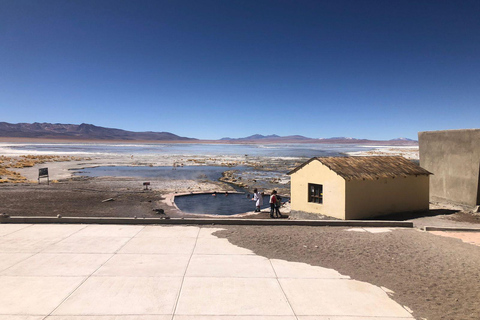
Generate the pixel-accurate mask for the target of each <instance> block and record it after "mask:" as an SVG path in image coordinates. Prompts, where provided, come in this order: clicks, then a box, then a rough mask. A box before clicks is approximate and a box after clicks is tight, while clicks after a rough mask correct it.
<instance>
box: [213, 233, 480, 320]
mask: <svg viewBox="0 0 480 320" xmlns="http://www.w3.org/2000/svg"><path fill="white" fill-rule="evenodd" d="M222 228H225V229H226V230H223V231H217V232H216V233H215V235H216V236H219V237H223V238H227V239H228V240H229V241H230V242H231V243H233V244H235V245H238V246H240V247H243V248H248V249H250V250H252V251H254V252H255V253H256V254H258V255H261V256H264V257H267V258H274V259H283V260H288V261H296V262H303V263H308V264H310V265H314V266H321V267H325V268H332V269H335V270H337V271H339V272H340V273H342V274H344V275H348V276H350V277H352V278H353V279H356V280H359V281H365V282H368V283H371V284H374V285H377V286H383V287H386V288H388V289H390V290H392V291H394V294H393V295H392V296H391V297H392V298H393V299H394V300H395V301H397V302H398V303H400V304H402V305H405V306H407V307H409V308H410V309H412V310H413V315H414V317H415V318H416V319H424V318H425V319H429V320H436V319H451V320H468V319H471V320H474V319H475V320H478V319H480V290H479V286H480V247H479V246H475V245H472V244H468V243H464V242H462V241H461V240H459V239H454V238H449V237H442V236H438V235H434V234H431V233H429V232H423V231H420V230H418V229H396V230H393V231H392V232H387V233H376V234H372V233H369V232H353V231H347V229H348V228H339V227H300V226H288V227H287V226H224V227H223V226H222Z"/></svg>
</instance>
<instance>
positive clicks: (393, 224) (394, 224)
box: [0, 216, 413, 228]
mask: <svg viewBox="0 0 480 320" xmlns="http://www.w3.org/2000/svg"><path fill="white" fill-rule="evenodd" d="M2 223H51V224H54V223H55V224H59V223H66V224H68V223H77V224H133V225H135V224H193V225H212V224H215V225H252V226H254V225H258V226H265V225H268V226H322V227H327V226H329V227H383V228H389V227H390V228H413V222H408V221H365V220H274V219H265V220H263V219H196V218H188V219H185V218H183V219H182V218H170V219H162V218H137V219H135V218H96V217H95V218H94V217H92V218H90V217H62V218H57V217H21V216H16V217H8V218H2V217H0V224H2Z"/></svg>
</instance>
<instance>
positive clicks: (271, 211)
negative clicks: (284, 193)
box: [270, 190, 277, 218]
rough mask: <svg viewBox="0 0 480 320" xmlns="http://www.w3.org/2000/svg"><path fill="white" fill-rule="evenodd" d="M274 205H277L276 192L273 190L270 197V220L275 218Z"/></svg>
mask: <svg viewBox="0 0 480 320" xmlns="http://www.w3.org/2000/svg"><path fill="white" fill-rule="evenodd" d="M276 203H277V191H276V190H273V191H272V194H271V195H270V218H275V217H274V216H273V215H274V214H275V204H276Z"/></svg>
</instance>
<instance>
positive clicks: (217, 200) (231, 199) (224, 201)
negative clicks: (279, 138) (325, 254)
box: [175, 193, 288, 216]
mask: <svg viewBox="0 0 480 320" xmlns="http://www.w3.org/2000/svg"><path fill="white" fill-rule="evenodd" d="M252 197H253V195H252V194H248V193H231V194H228V196H226V195H225V194H224V193H217V195H216V196H213V195H212V194H192V195H184V196H176V197H175V204H176V205H177V207H178V208H179V209H180V210H182V211H183V212H185V213H197V214H217V215H223V216H229V215H234V214H239V213H245V212H249V211H254V210H255V201H253V200H252ZM269 198H270V197H269V196H268V195H265V196H264V197H263V205H262V206H261V209H266V208H268V207H269V204H268V201H269ZM287 200H288V199H286V198H282V202H284V201H287Z"/></svg>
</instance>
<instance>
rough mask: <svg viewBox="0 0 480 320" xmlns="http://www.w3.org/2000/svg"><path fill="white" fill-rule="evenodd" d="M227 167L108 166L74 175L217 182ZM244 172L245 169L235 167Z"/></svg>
mask: <svg viewBox="0 0 480 320" xmlns="http://www.w3.org/2000/svg"><path fill="white" fill-rule="evenodd" d="M229 169H230V168H228V167H216V166H185V167H176V168H175V169H173V168H172V167H170V166H169V167H148V166H109V167H95V168H85V169H81V170H76V171H75V172H74V175H76V176H87V177H107V176H108V177H140V178H161V179H170V180H203V179H204V180H210V181H217V180H218V179H219V178H220V177H221V176H222V172H224V171H226V170H229ZM235 169H236V170H244V169H245V167H235Z"/></svg>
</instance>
